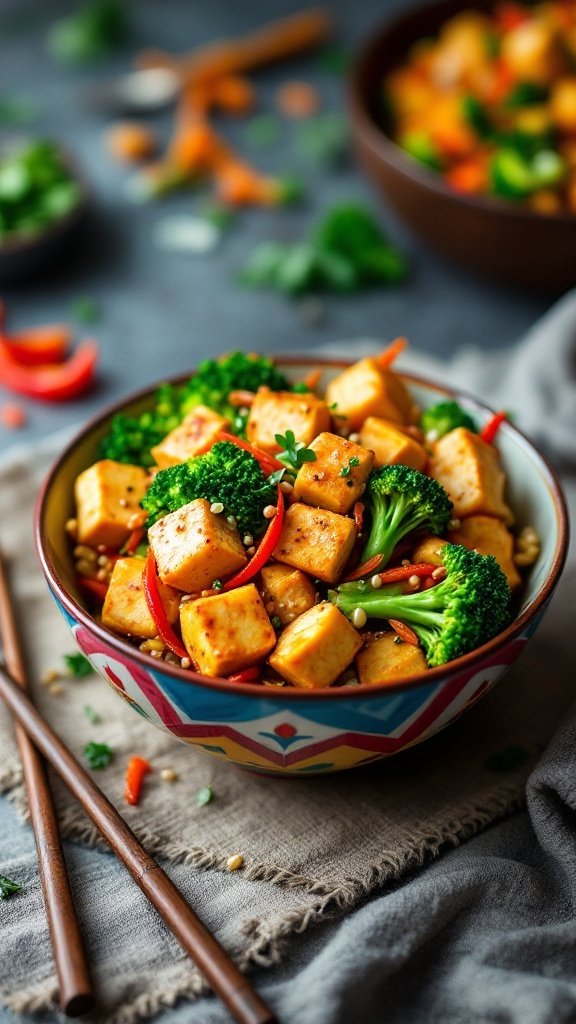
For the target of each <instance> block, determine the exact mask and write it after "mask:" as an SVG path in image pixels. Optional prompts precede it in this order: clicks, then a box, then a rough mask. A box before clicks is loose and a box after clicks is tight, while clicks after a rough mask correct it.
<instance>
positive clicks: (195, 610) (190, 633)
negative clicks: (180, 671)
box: [180, 583, 276, 676]
mask: <svg viewBox="0 0 576 1024" xmlns="http://www.w3.org/2000/svg"><path fill="white" fill-rule="evenodd" d="M180 625H181V627H182V639H183V641H184V644H185V646H186V650H187V651H188V653H189V655H190V658H191V660H192V662H193V663H194V664H195V665H197V666H198V669H199V671H200V672H203V673H204V674H205V675H207V676H228V675H230V674H231V673H232V672H240V671H242V669H243V668H249V667H250V666H251V665H254V664H255V663H257V662H259V661H262V659H263V658H265V657H266V655H267V654H268V653H269V652H270V651H271V650H272V648H273V647H274V644H275V643H276V634H275V632H274V629H273V628H272V624H271V622H270V619H269V618H268V616H267V614H266V609H265V608H264V605H263V604H262V601H261V599H260V595H259V593H258V591H257V590H256V587H255V586H254V584H253V583H248V585H247V586H245V587H238V588H237V589H236V590H231V591H230V592H229V593H222V594H216V595H214V596H213V597H200V598H198V600H196V601H187V602H186V603H185V604H183V605H182V607H181V609H180Z"/></svg>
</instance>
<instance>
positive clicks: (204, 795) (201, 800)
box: [196, 786, 214, 807]
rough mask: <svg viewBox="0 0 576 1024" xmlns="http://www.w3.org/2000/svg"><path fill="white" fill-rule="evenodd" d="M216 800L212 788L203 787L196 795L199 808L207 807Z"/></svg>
mask: <svg viewBox="0 0 576 1024" xmlns="http://www.w3.org/2000/svg"><path fill="white" fill-rule="evenodd" d="M213 799H214V791H213V789H212V787H211V786H202V789H199V790H198V792H197V794H196V805H197V806H198V807H205V806H206V804H209V803H211V802H212V800H213Z"/></svg>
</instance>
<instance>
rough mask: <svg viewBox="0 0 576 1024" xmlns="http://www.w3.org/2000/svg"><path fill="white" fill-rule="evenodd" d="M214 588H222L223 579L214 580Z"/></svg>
mask: <svg viewBox="0 0 576 1024" xmlns="http://www.w3.org/2000/svg"><path fill="white" fill-rule="evenodd" d="M212 589H213V590H222V580H212Z"/></svg>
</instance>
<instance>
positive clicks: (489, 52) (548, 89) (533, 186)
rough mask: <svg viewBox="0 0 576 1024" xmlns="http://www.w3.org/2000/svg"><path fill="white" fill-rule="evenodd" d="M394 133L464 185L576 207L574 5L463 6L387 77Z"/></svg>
mask: <svg viewBox="0 0 576 1024" xmlns="http://www.w3.org/2000/svg"><path fill="white" fill-rule="evenodd" d="M384 99H385V104H386V109H387V113H388V115H389V119H390V122H391V128H392V135H393V138H394V140H395V141H396V142H397V143H398V144H399V145H400V146H401V147H402V148H403V149H404V150H406V152H407V153H409V154H410V155H411V156H412V157H414V158H415V159H416V160H418V161H420V162H421V163H423V164H425V165H426V166H427V167H429V168H432V169H433V170H435V171H437V172H439V173H440V174H441V175H442V176H443V178H444V180H445V181H446V182H447V183H448V184H449V185H451V186H452V187H453V188H454V189H456V190H457V191H459V192H463V193H472V194H474V193H477V194H490V195H493V196H497V197H500V198H502V199H508V200H512V201H516V202H521V203H526V204H527V205H529V206H530V207H531V208H532V209H534V210H536V211H538V212H540V213H545V214H551V213H562V212H570V213H576V3H574V2H571V0H568V2H566V0H558V2H552V3H540V4H536V5H535V6H534V5H528V4H520V3H500V4H496V6H495V7H494V9H493V11H492V12H490V13H482V12H479V11H463V12H461V13H459V14H457V15H456V16H454V17H453V18H450V19H449V20H448V21H446V23H445V24H444V26H443V27H442V29H441V31H440V32H439V34H438V37H437V38H435V39H422V40H420V41H419V42H418V43H416V44H415V45H414V46H413V47H412V49H411V50H410V52H409V53H408V56H407V58H406V61H405V63H404V64H403V65H402V66H401V67H399V68H398V69H396V70H395V71H393V72H391V73H390V74H389V75H387V76H386V78H385V81H384Z"/></svg>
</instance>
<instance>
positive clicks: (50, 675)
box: [40, 668, 60, 686]
mask: <svg viewBox="0 0 576 1024" xmlns="http://www.w3.org/2000/svg"><path fill="white" fill-rule="evenodd" d="M59 678H60V673H59V672H58V671H57V669H55V668H47V669H46V671H45V672H43V673H42V675H41V677H40V682H41V683H42V686H50V683H55V682H56V680H57V679H59Z"/></svg>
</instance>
